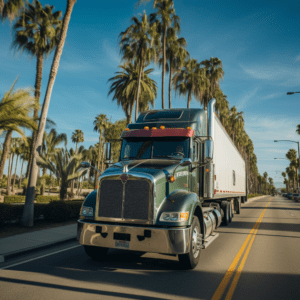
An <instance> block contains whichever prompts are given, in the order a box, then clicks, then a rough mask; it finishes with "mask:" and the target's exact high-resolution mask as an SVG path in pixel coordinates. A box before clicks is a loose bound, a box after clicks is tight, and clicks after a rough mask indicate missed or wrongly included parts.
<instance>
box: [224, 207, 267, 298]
mask: <svg viewBox="0 0 300 300" xmlns="http://www.w3.org/2000/svg"><path fill="white" fill-rule="evenodd" d="M269 203H270V202H269ZM269 203H268V204H267V206H266V208H265V209H264V211H263V212H262V216H261V218H260V221H259V223H258V225H257V227H256V230H255V232H254V234H253V236H252V239H251V241H250V243H249V245H248V248H247V250H246V252H245V255H244V257H243V259H242V261H241V263H240V265H239V267H238V269H237V271H236V274H235V275H234V278H233V281H232V283H231V286H230V288H229V291H228V293H227V296H226V298H225V300H231V298H232V296H233V293H234V291H235V288H236V286H237V283H238V281H239V279H240V276H241V273H242V271H243V268H244V266H245V263H246V260H247V257H248V255H249V252H250V249H251V247H252V244H253V242H254V239H255V236H256V233H257V231H258V228H259V226H260V224H261V221H262V219H263V217H264V214H265V212H266V210H267V207H268V205H269Z"/></svg>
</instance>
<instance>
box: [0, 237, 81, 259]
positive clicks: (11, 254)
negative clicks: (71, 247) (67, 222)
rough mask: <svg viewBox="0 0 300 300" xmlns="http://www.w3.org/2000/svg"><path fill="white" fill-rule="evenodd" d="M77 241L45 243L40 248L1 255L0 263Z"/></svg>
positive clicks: (70, 239) (66, 240)
mask: <svg viewBox="0 0 300 300" xmlns="http://www.w3.org/2000/svg"><path fill="white" fill-rule="evenodd" d="M76 240H77V237H72V238H67V239H63V240H60V241H56V242H52V243H51V242H50V243H45V244H43V245H40V246H35V247H30V248H26V249H22V250H17V251H14V252H10V253H7V254H3V255H0V263H3V262H5V261H6V260H8V259H10V258H14V257H17V256H21V255H23V254H28V253H31V252H35V251H39V250H43V249H46V248H50V247H52V246H58V245H60V244H64V243H68V242H73V241H76Z"/></svg>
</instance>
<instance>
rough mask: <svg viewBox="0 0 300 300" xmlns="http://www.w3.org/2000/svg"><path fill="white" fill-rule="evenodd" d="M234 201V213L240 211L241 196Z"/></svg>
mask: <svg viewBox="0 0 300 300" xmlns="http://www.w3.org/2000/svg"><path fill="white" fill-rule="evenodd" d="M234 201H235V205H234V207H235V208H234V209H235V212H236V214H238V215H239V214H240V213H241V198H237V199H236V200H234Z"/></svg>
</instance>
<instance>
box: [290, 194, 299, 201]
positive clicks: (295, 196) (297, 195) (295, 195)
mask: <svg viewBox="0 0 300 300" xmlns="http://www.w3.org/2000/svg"><path fill="white" fill-rule="evenodd" d="M299 197H300V194H293V195H292V200H296V201H297V200H298V198H299Z"/></svg>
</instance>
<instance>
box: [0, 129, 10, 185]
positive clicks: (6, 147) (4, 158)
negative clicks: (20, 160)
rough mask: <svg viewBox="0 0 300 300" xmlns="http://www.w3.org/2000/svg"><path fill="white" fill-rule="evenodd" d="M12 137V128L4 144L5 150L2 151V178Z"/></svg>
mask: <svg viewBox="0 0 300 300" xmlns="http://www.w3.org/2000/svg"><path fill="white" fill-rule="evenodd" d="M11 137H12V130H9V131H8V132H7V133H6V136H5V140H4V144H3V152H2V157H1V162H0V180H1V179H2V178H3V171H4V167H5V162H6V160H7V155H8V152H9V148H10V143H11Z"/></svg>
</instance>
